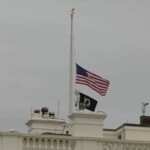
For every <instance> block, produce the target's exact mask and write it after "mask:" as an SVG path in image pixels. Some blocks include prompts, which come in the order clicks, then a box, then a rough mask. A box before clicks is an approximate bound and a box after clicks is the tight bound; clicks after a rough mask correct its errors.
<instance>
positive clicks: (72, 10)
mask: <svg viewBox="0 0 150 150" xmlns="http://www.w3.org/2000/svg"><path fill="white" fill-rule="evenodd" d="M74 11H75V8H72V9H71V17H73V15H74Z"/></svg>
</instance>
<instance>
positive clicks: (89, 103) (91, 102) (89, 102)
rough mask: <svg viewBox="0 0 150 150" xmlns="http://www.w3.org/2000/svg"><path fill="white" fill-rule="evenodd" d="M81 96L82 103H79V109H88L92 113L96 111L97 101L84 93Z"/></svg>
mask: <svg viewBox="0 0 150 150" xmlns="http://www.w3.org/2000/svg"><path fill="white" fill-rule="evenodd" d="M79 94H80V102H79V109H84V108H86V109H88V110H90V111H95V108H96V105H97V101H96V100H95V99H93V98H91V97H89V96H87V95H85V94H83V93H79Z"/></svg>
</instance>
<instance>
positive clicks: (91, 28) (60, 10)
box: [0, 0, 150, 132]
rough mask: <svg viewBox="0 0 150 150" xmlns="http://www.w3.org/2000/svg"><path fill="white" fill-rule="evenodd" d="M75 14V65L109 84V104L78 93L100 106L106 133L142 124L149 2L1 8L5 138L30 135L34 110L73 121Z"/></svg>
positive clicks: (7, 2)
mask: <svg viewBox="0 0 150 150" xmlns="http://www.w3.org/2000/svg"><path fill="white" fill-rule="evenodd" d="M73 7H74V8H75V9H76V12H75V16H74V26H75V27H74V43H75V45H74V48H75V51H76V60H77V62H78V63H79V64H80V65H81V66H82V67H84V68H86V69H88V70H90V71H92V72H94V73H96V74H98V75H100V76H102V77H104V78H106V79H108V80H109V81H110V87H109V89H108V93H107V95H106V96H104V97H102V96H100V95H99V94H98V93H96V92H95V91H93V90H91V89H90V88H88V87H86V86H84V85H77V89H78V90H80V91H82V92H84V93H85V94H88V95H89V96H91V97H93V98H94V99H96V100H98V102H99V107H97V110H98V108H99V110H101V111H105V112H106V113H107V114H108V116H107V118H106V120H105V128H116V127H118V126H119V125H121V124H122V123H125V122H129V123H139V116H140V115H141V102H142V101H145V102H150V92H149V91H150V80H149V77H150V69H149V67H150V59H149V57H150V17H149V15H150V9H149V8H150V1H148V0H142V1H141V0H130V1H129V0H113V1H112V0H73V1H72V0H13V1H12V0H0V70H1V71H0V72H1V73H0V102H1V104H0V130H2V131H3V130H4V131H8V130H9V129H11V128H14V129H17V130H19V131H23V132H24V131H26V129H27V128H26V126H25V125H24V123H25V122H26V121H27V120H28V119H29V118H30V113H31V112H30V110H31V106H32V108H33V109H34V108H41V107H43V106H47V107H48V108H49V109H50V111H55V112H56V114H57V105H58V101H60V104H61V107H60V117H61V118H65V119H66V118H67V115H68V111H69V110H68V107H69V103H68V101H69V100H68V99H69V98H68V97H69V96H68V95H69V90H68V89H69V52H70V45H69V42H70V10H71V9H72V8H73ZM146 114H147V115H150V106H148V107H147V112H146Z"/></svg>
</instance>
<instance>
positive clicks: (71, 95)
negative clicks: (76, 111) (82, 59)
mask: <svg viewBox="0 0 150 150" xmlns="http://www.w3.org/2000/svg"><path fill="white" fill-rule="evenodd" d="M73 15H74V8H73V9H72V10H71V29H70V83H69V84H70V85H69V114H71V113H72V111H73V109H72V104H73V103H72V102H73V64H74V63H73Z"/></svg>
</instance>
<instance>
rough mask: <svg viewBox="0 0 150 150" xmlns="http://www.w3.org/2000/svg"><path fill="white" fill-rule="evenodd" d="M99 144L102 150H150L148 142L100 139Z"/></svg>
mask: <svg viewBox="0 0 150 150" xmlns="http://www.w3.org/2000/svg"><path fill="white" fill-rule="evenodd" d="M100 144H101V145H102V149H103V150H150V142H140V141H139V142H138V141H126V140H104V139H102V140H101V141H100Z"/></svg>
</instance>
